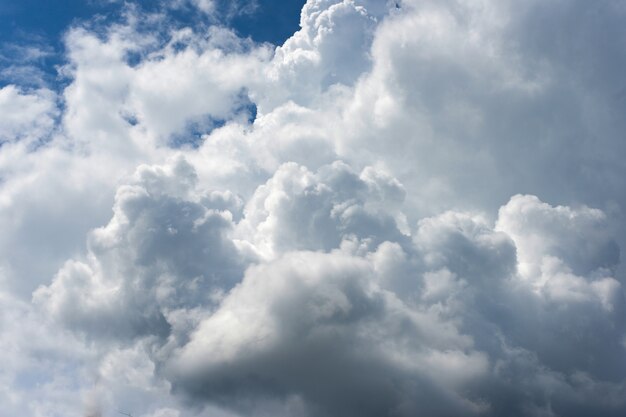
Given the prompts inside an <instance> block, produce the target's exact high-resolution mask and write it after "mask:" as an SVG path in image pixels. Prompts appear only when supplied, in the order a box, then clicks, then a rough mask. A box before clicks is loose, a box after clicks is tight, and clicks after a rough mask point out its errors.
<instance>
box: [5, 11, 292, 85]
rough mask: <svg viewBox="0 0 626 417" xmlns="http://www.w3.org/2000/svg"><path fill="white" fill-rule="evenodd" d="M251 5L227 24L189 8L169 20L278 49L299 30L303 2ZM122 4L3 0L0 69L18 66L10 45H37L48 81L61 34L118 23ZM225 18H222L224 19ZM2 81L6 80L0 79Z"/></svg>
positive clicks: (57, 59) (59, 53)
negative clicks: (94, 22) (215, 26)
mask: <svg viewBox="0 0 626 417" xmlns="http://www.w3.org/2000/svg"><path fill="white" fill-rule="evenodd" d="M133 3H134V4H138V5H140V7H141V8H142V9H144V10H146V11H155V10H156V9H157V8H159V7H160V6H159V2H155V1H138V2H133ZM229 3H230V2H227V1H221V3H220V6H219V7H220V10H222V11H223V12H224V14H227V13H226V8H227V5H228V4H229ZM255 4H256V6H255V7H254V8H252V9H250V11H246V12H244V13H239V14H237V13H235V14H233V13H228V14H229V16H228V18H227V19H221V21H220V19H219V18H218V21H215V20H214V19H208V18H207V17H206V16H204V15H203V14H202V13H199V12H198V11H197V10H195V9H193V8H192V7H190V6H189V5H187V6H186V7H183V8H181V9H179V10H177V11H175V12H172V11H171V12H170V16H171V17H172V18H173V19H175V20H176V23H177V24H179V25H181V26H185V25H190V26H195V25H197V24H201V23H207V22H215V23H219V24H224V25H227V26H228V27H231V28H233V29H234V30H236V31H237V33H238V34H239V35H240V36H242V37H250V38H252V39H253V40H255V41H256V42H270V43H274V44H277V45H278V44H281V43H282V42H284V41H285V40H286V39H287V38H288V37H289V36H291V34H293V33H294V32H295V31H296V30H297V29H298V25H299V19H300V9H301V8H302V5H303V4H304V1H301V0H297V1H286V2H285V1H278V0H256V3H255ZM122 8H123V2H120V1H98V0H58V1H52V0H23V1H22V0H3V1H2V2H1V3H0V43H2V44H3V45H4V48H3V50H2V51H0V53H1V54H2V56H3V57H4V58H5V60H4V62H0V66H5V65H7V64H15V63H17V61H19V59H20V58H19V56H16V54H15V52H14V50H12V49H11V48H7V46H8V45H15V46H38V47H39V48H41V49H43V50H45V51H47V54H46V56H44V57H41V58H40V59H38V60H36V61H35V62H34V64H35V65H36V66H37V67H39V68H41V69H42V70H43V71H45V73H46V74H47V75H48V79H49V80H53V77H54V75H55V65H58V64H60V63H61V62H62V59H63V56H62V53H63V50H64V46H63V35H64V33H65V32H66V31H67V30H68V28H70V27H71V26H72V25H76V24H81V22H82V23H85V22H88V21H90V20H91V19H93V18H94V16H99V17H100V18H102V19H104V21H106V22H114V21H116V20H118V19H119V15H120V11H121V10H122ZM223 17H224V16H222V18H223ZM7 61H8V62H7ZM5 81H6V80H5Z"/></svg>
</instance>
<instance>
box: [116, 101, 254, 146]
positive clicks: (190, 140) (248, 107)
mask: <svg viewBox="0 0 626 417" xmlns="http://www.w3.org/2000/svg"><path fill="white" fill-rule="evenodd" d="M256 117H257V106H256V104H254V103H253V102H252V101H251V100H250V98H249V97H248V94H247V92H245V91H242V92H241V93H240V95H239V102H238V105H237V106H236V107H235V108H234V109H233V111H232V117H229V118H216V117H213V116H211V115H209V114H206V115H203V116H201V117H197V118H195V119H193V120H190V121H188V122H187V125H186V126H185V129H184V130H183V131H181V132H178V133H175V134H173V135H171V136H170V138H169V141H168V145H169V146H170V147H172V148H189V147H191V148H198V147H200V145H202V142H203V141H204V140H205V138H206V137H207V135H209V134H210V133H211V132H212V131H213V130H215V129H219V128H220V127H223V126H225V125H226V124H227V123H228V122H231V121H235V122H237V123H241V124H248V125H251V124H252V123H254V121H255V120H256ZM127 121H128V123H131V124H132V120H127ZM134 121H135V123H137V121H136V119H135V120H134Z"/></svg>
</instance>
